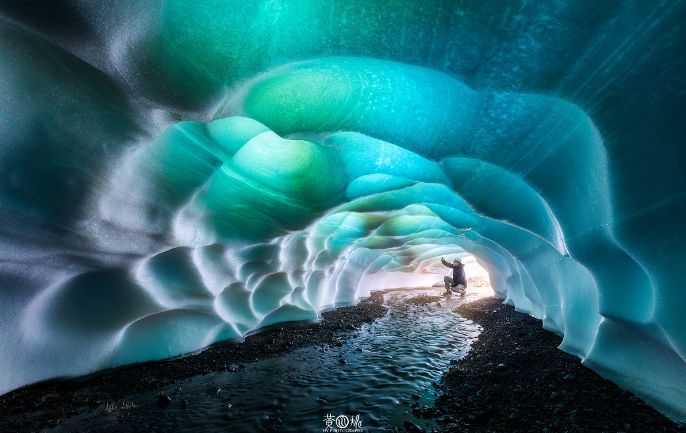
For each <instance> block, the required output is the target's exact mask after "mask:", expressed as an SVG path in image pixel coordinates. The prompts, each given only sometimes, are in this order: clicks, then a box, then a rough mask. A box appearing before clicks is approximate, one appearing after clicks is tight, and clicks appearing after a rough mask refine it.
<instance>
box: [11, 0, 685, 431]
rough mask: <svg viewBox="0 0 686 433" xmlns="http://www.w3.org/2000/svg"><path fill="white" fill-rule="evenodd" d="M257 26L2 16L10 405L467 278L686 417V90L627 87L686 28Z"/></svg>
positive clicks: (658, 17)
mask: <svg viewBox="0 0 686 433" xmlns="http://www.w3.org/2000/svg"><path fill="white" fill-rule="evenodd" d="M66 3H68V2H65V4H66ZM238 3H240V2H237V3H236V4H232V6H233V7H234V8H229V9H230V10H228V9H227V10H224V9H223V8H221V7H220V5H219V3H215V2H205V3H203V4H202V6H201V7H198V8H194V9H188V8H187V7H186V6H185V5H184V3H183V2H173V1H169V2H166V3H165V4H164V5H163V6H161V7H160V8H159V9H154V8H150V9H145V10H137V9H136V8H137V7H134V6H131V5H128V4H127V3H126V2H119V3H117V4H116V5H111V8H109V9H111V10H112V13H111V15H108V14H105V13H103V12H102V11H101V10H99V8H98V7H97V6H93V5H85V6H84V4H81V3H79V2H74V3H70V4H71V5H72V7H71V8H70V9H69V10H70V11H72V12H73V13H75V14H77V15H78V16H84V17H87V18H84V20H85V21H86V23H85V25H84V26H83V29H80V30H82V31H84V32H85V33H86V35H79V34H78V33H77V34H73V33H70V31H69V30H70V29H69V28H68V27H67V28H62V27H60V26H56V27H50V26H45V25H43V24H44V22H43V21H41V20H37V21H32V20H31V19H27V18H26V16H25V12H26V11H22V9H21V7H20V6H12V7H7V8H6V10H4V12H3V18H2V23H3V26H2V28H0V48H2V50H3V52H6V53H8V56H9V57H8V58H10V59H11V62H10V61H3V62H1V63H0V72H2V76H3V78H4V80H3V82H2V83H0V93H1V94H2V95H3V96H4V99H3V100H4V101H6V102H7V103H6V104H4V105H3V106H1V107H0V116H1V117H0V118H1V119H2V120H3V124H2V137H1V138H0V139H1V140H2V143H3V146H2V153H1V154H0V173H2V178H1V184H0V198H1V199H2V213H1V214H0V215H2V221H3V225H2V228H1V230H2V231H1V232H0V233H1V236H2V239H3V242H2V259H3V262H2V263H1V266H2V267H1V268H0V281H2V286H1V289H2V291H1V292H0V293H1V296H2V302H0V317H1V318H2V320H1V321H0V340H1V341H2V344H3V347H12V348H17V349H16V350H3V351H2V352H0V372H2V373H3V374H2V375H0V378H2V379H1V380H0V391H7V390H10V389H13V388H16V387H18V386H21V385H23V384H26V383H31V382H34V381H36V380H40V379H44V378H48V377H55V376H60V375H75V374H83V373H86V372H91V371H94V370H97V369H99V368H104V367H108V366H113V365H121V364H125V363H130V362H137V361H144V360H149V359H157V358H163V357H167V356H173V355H177V354H181V353H186V352H191V351H194V350H198V349H201V348H202V347H204V346H206V345H207V344H210V343H212V342H214V341H218V340H223V339H230V338H237V337H240V336H241V335H244V334H245V333H246V332H249V331H250V330H253V329H255V328H258V327H261V326H266V325H269V324H272V323H278V322H281V321H285V320H308V319H315V318H316V317H317V314H318V312H319V311H320V310H321V309H322V308H325V307H328V306H331V305H335V304H339V303H350V302H356V301H357V300H358V299H359V298H360V297H361V296H365V295H367V294H368V291H369V290H370V289H372V288H374V287H373V286H372V284H373V282H374V281H375V280H374V278H373V276H374V275H380V274H382V273H384V272H391V271H392V272H396V271H414V270H418V271H419V272H422V271H423V270H426V269H428V268H430V267H431V266H432V263H435V261H436V258H437V257H439V256H441V255H446V256H451V255H462V254H465V253H466V252H469V253H470V254H473V255H475V256H476V257H477V258H478V259H479V261H480V263H482V264H483V265H484V266H485V267H486V268H487V269H488V270H489V271H490V273H491V275H492V276H493V277H494V286H495V290H496V293H497V294H498V295H499V296H501V297H503V298H504V299H506V302H509V303H512V304H514V305H515V306H516V308H518V309H519V310H521V311H525V312H528V313H530V314H532V315H534V316H536V317H539V318H541V319H542V321H543V324H544V326H546V327H547V328H548V329H550V330H552V331H554V332H558V333H560V334H562V335H564V340H563V343H562V348H563V349H564V350H566V351H569V352H571V353H574V354H576V355H578V356H580V357H581V358H582V359H583V360H584V362H585V363H587V365H589V366H590V367H592V368H594V369H596V370H597V371H599V372H600V373H601V374H604V375H606V376H608V377H610V378H612V379H613V380H615V381H617V382H618V383H620V384H621V385H623V386H626V387H628V388H630V389H632V390H634V391H636V392H638V393H639V394H640V395H642V396H643V397H645V398H646V399H648V400H649V401H651V402H652V403H654V404H656V405H657V406H658V407H660V408H661V409H662V410H664V411H666V412H668V413H669V414H671V415H674V416H676V417H682V418H683V416H684V413H685V410H686V409H685V408H686V395H685V394H684V392H683V390H684V389H686V364H685V362H684V359H685V354H686V334H685V333H684V331H683V329H684V322H683V319H682V314H681V311H680V309H681V308H682V306H683V305H684V301H686V298H685V297H684V296H685V295H684V292H683V290H681V286H680V281H679V275H678V273H676V272H674V270H673V269H672V268H671V265H672V264H673V262H674V261H675V260H676V261H677V262H678V261H679V260H681V261H683V259H684V257H683V251H684V249H683V247H682V245H683V242H682V241H683V233H686V230H685V228H684V226H683V221H684V219H683V218H681V217H683V216H684V215H686V211H685V210H684V209H685V208H684V197H685V191H686V188H685V187H684V185H686V182H685V179H684V177H683V176H684V175H683V170H682V167H681V166H682V165H683V161H684V160H685V159H684V154H683V151H682V150H680V149H683V146H681V147H680V146H679V144H680V143H683V138H684V134H683V128H681V129H679V127H678V126H674V125H679V124H683V122H682V123H679V121H680V120H683V119H679V118H677V117H679V115H678V114H675V113H683V110H682V108H683V92H682V93H679V91H680V90H681V91H682V90H683V86H682V85H681V83H680V81H678V78H679V77H680V74H682V71H683V70H684V68H681V69H680V68H679V67H678V66H679V61H678V60H675V59H674V56H672V57H671V58H672V60H671V62H668V63H666V64H665V65H663V66H664V69H663V71H671V74H668V73H667V72H664V74H663V75H664V76H661V77H659V78H656V79H655V80H644V79H643V77H642V78H641V79H639V78H636V77H634V76H633V75H630V74H629V75H626V76H621V77H620V78H618V79H615V75H616V74H617V72H616V70H617V69H620V67H621V66H622V65H624V66H626V65H625V63H624V62H625V61H626V60H625V59H626V58H631V59H633V63H631V65H632V67H634V66H635V67H636V68H644V69H642V70H645V67H644V66H642V65H643V63H642V62H644V59H656V58H658V59H662V58H670V56H668V54H669V53H672V54H673V52H674V51H675V50H676V49H675V48H674V46H677V45H678V44H676V43H675V42H674V41H679V40H681V39H679V30H680V29H681V27H669V26H668V24H670V23H671V21H670V20H672V19H676V18H669V17H677V18H678V17H679V16H682V15H683V10H681V9H679V8H677V7H673V6H666V5H664V4H663V5H660V7H659V8H656V9H655V10H654V11H643V12H645V13H640V12H641V11H637V10H636V8H639V9H640V7H638V6H635V5H634V6H631V7H629V6H626V5H624V4H623V3H621V2H617V3H616V4H613V5H612V6H611V7H609V9H607V10H602V11H601V10H597V9H594V8H590V7H589V8H584V7H582V6H583V5H582V4H581V3H580V2H568V3H564V5H562V6H560V9H559V10H550V9H549V7H547V6H535V5H522V7H521V10H520V11H519V13H518V14H516V15H513V16H509V15H507V16H505V18H512V19H511V20H509V19H504V20H503V22H502V23H501V24H500V25H501V26H502V27H503V30H502V34H500V36H499V37H495V36H493V34H491V30H492V29H490V28H489V27H488V26H489V24H488V19H485V18H484V17H490V16H492V15H493V13H494V11H492V10H489V8H488V7H486V6H484V7H483V10H482V9H479V8H477V7H474V6H471V7H470V6H468V5H467V6H465V5H462V6H460V5H457V6H452V5H447V4H442V3H441V2H436V5H435V6H427V8H428V9H430V10H428V11H426V10H424V9H423V8H424V7H423V6H421V5H420V4H419V3H420V2H417V3H414V2H403V4H402V6H403V7H402V8H399V10H401V11H402V13H401V14H399V15H393V14H390V15H388V14H386V12H384V10H381V9H379V8H378V7H377V6H374V5H371V6H369V8H370V10H371V11H375V13H377V14H378V15H379V16H384V17H386V18H387V20H388V22H383V23H382V22H380V21H374V20H372V21H365V20H364V19H363V18H364V17H366V15H364V16H363V15H360V12H359V10H358V9H359V8H358V9H356V8H355V5H354V4H353V3H354V2H341V3H338V2H332V3H331V6H319V7H317V8H315V9H314V10H310V9H298V7H297V6H298V5H299V6H303V5H308V6H312V5H310V4H309V2H307V1H302V2H290V3H288V4H282V5H281V7H280V8H276V7H268V6H267V5H261V6H259V7H257V6H254V5H239V4H238ZM277 3H278V2H277ZM448 3H449V2H448ZM350 4H353V5H352V6H350ZM294 5H295V6H294ZM272 6H274V5H272ZM358 6H359V5H358ZM140 9H143V8H140ZM85 10H88V14H86V13H85V12H84V11H85ZM303 10H306V12H303ZM579 10H583V13H581V12H579ZM368 12H369V11H368ZM424 12H427V13H428V15H427V13H424ZM648 12H650V13H648ZM499 13H500V12H499ZM513 13H514V12H513ZM79 14H82V15H79ZM339 16H343V17H346V18H345V20H343V19H341V20H338V19H332V18H331V17H339ZM372 16H374V15H372ZM427 16H429V17H430V18H426V17H427ZM637 16H642V17H646V16H647V17H649V20H651V21H650V22H651V23H653V24H654V25H653V26H652V27H651V26H642V25H637V24H636V23H637V18H636V17H637ZM122 17H128V18H130V19H129V20H121V21H122V22H128V23H129V25H128V27H122V26H121V24H119V22H118V21H117V18H122ZM431 17H434V18H431ZM435 17H442V18H440V19H439V18H435ZM515 18H516V19H515ZM42 19H47V18H45V17H43V18H42ZM551 19H552V20H553V21H554V22H555V23H556V25H557V27H556V26H553V25H550V24H545V23H550V22H551ZM248 20H250V22H252V23H253V25H252V26H251V28H250V30H246V31H245V32H244V31H243V26H241V23H244V22H246V21H248ZM432 20H437V21H438V22H433V21H432ZM577 21H583V22H584V23H586V24H587V27H588V28H589V29H592V30H593V31H592V32H591V31H589V32H586V33H591V34H593V35H598V38H597V39H585V38H586V36H583V35H579V34H577V33H578V32H574V31H572V29H574V28H575V26H576V25H577ZM345 22H349V23H351V24H344V23H345ZM361 23H363V24H361ZM305 24H307V25H305ZM639 24H640V23H639ZM65 25H66V24H65ZM632 25H635V27H636V28H637V29H638V30H637V32H635V33H633V29H632ZM520 26H521V27H525V28H526V29H527V30H522V29H521V28H520ZM558 27H559V28H560V29H558ZM665 27H667V28H669V29H673V28H675V29H676V30H673V33H671V36H670V38H666V37H665V38H663V39H660V38H652V37H650V36H651V35H654V34H656V33H654V32H658V30H659V29H664V28H665ZM86 29H97V30H98V31H99V32H98V34H99V35H101V36H100V37H101V38H102V39H98V42H97V43H98V44H101V45H102V47H103V50H102V52H104V53H105V54H102V55H101V54H99V53H100V50H97V49H92V48H91V49H90V50H85V49H83V47H82V46H81V45H80V43H79V40H80V39H81V38H82V37H85V38H86V39H88V38H91V40H95V37H94V36H93V35H92V34H90V33H89V32H87V31H86ZM199 29H202V31H200V30H199ZM274 29H276V30H274ZM388 29H392V30H391V33H392V37H387V36H386V34H387V33H389V31H388ZM397 29H406V33H405V30H400V31H399V30H397ZM427 29H433V30H432V31H433V32H434V33H435V32H438V33H440V32H445V33H446V34H449V35H450V36H445V35H443V36H441V35H436V34H434V35H432V36H427V35H429V34H430V33H431V32H428V31H427ZM627 29H631V30H627ZM656 29H657V30H656ZM72 30H73V29H72ZM358 33H359V34H358ZM256 35H259V37H256ZM332 35H333V36H332ZM613 35H624V36H625V37H626V40H622V41H618V40H615V39H613V37H614V36H613ZM496 36H497V35H496ZM347 40H351V41H355V43H349V44H348V43H347V42H345V41H347ZM379 40H382V41H383V43H379ZM499 40H502V41H505V42H498V41H499ZM643 40H646V41H647V40H649V41H650V44H651V45H650V49H649V50H647V49H646V50H643V51H642V52H641V55H640V56H636V55H635V53H632V52H631V49H630V48H631V46H632V44H636V43H638V42H636V41H643ZM341 41H343V42H341ZM456 41H458V42H459V44H457V42H456ZM561 41H564V43H561ZM93 44H95V42H93ZM265 45H266V46H267V48H266V49H265ZM559 46H565V47H567V48H566V49H565V50H563V52H561V51H560V50H559V48H556V47H559ZM639 46H643V47H645V46H646V43H645V42H644V43H643V44H642V45H639ZM474 47H477V48H474ZM96 51H97V52H96ZM482 52H489V53H491V54H490V57H489V58H481V57H480V56H481V55H480V54H479V53H482ZM426 53H428V54H426ZM631 54H634V55H633V57H632V55H631ZM575 55H579V56H580V57H579V59H577V58H576V57H574V56H575ZM303 59H306V60H303ZM381 59H390V60H381ZM532 59H538V60H537V61H536V62H533V61H531V60H532ZM570 59H571V60H570ZM605 60H607V61H608V62H609V63H610V64H609V65H608V64H606V62H605ZM682 63H683V62H682ZM167 64H170V65H171V67H167ZM412 64H416V65H423V66H415V65H412ZM637 65H638V66H637ZM682 66H683V64H682ZM608 70H612V71H614V72H613V74H615V75H613V74H611V73H609V72H607V71H608ZM39 71H40V72H39ZM650 72H651V73H653V71H652V69H651V71H650ZM661 73H662V72H661ZM560 77H561V78H560ZM675 77H676V78H675ZM622 80H627V81H628V82H629V84H627V83H624V82H623V81H622ZM637 82H638V83H640V86H639V85H637V84H636V83H637ZM656 83H657V84H656ZM613 86H614V87H618V88H621V89H623V91H622V92H620V93H616V92H614V93H613ZM656 86H658V87H656ZM659 86H665V88H666V89H668V90H669V92H667V91H666V90H665V88H662V87H659ZM675 89H676V90H675ZM655 95H657V96H655ZM669 95H676V96H674V97H672V96H669ZM679 95H681V98H682V99H678V98H679ZM603 98H607V99H609V100H610V102H608V103H601V102H597V101H598V100H603ZM670 98H672V99H670ZM670 104H671V105H670ZM625 107H626V108H625ZM653 142H655V143H660V144H661V145H660V146H656V149H655V150H654V151H652V152H651V151H647V150H646V149H647V146H646V143H653ZM647 171H649V172H650V176H649V177H648V178H645V179H641V175H642V174H643V173H645V172H647Z"/></svg>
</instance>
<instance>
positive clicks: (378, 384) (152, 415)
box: [54, 288, 483, 433]
mask: <svg viewBox="0 0 686 433" xmlns="http://www.w3.org/2000/svg"><path fill="white" fill-rule="evenodd" d="M441 292H442V289H440V288H423V289H399V290H394V291H389V292H388V293H386V294H385V296H384V304H385V305H386V306H387V307H388V313H387V314H386V315H385V316H384V317H382V318H380V319H378V320H377V321H375V322H374V323H371V324H366V325H364V326H363V327H362V328H361V329H360V330H358V331H356V332H354V333H353V334H352V335H351V336H350V337H348V338H347V339H345V340H344V341H343V344H342V345H340V346H325V347H321V346H320V347H317V346H314V347H307V348H303V349H298V350H295V351H293V352H291V353H287V354H285V355H281V356H278V357H274V358H267V359H262V360H259V361H256V362H252V363H248V364H245V365H241V366H237V368H234V369H232V370H234V371H223V372H216V373H211V374H207V375H203V376H195V377H192V378H189V379H184V380H180V381H178V382H176V383H175V384H173V385H170V386H168V387H166V388H164V389H163V390H164V392H165V395H169V396H173V398H174V401H173V402H172V404H170V405H169V406H168V407H166V408H161V407H159V405H158V404H157V399H158V392H149V393H144V394H139V395H135V396H133V397H131V399H130V400H127V401H123V402H120V403H118V404H116V405H115V406H116V407H113V408H112V409H113V410H112V413H111V415H110V416H108V415H107V414H106V415H100V416H97V417H92V416H88V415H84V416H77V417H75V418H72V419H70V420H67V421H66V422H64V423H63V424H61V425H59V426H58V427H57V428H56V429H55V430H54V431H74V430H79V431H112V430H116V431H118V432H132V431H172V432H179V433H181V432H232V433H233V432H255V431H281V432H320V431H336V429H338V431H339V432H343V431H355V429H354V428H355V426H356V425H357V426H361V430H359V429H358V430H357V431H364V432H372V431H373V432H377V431H395V430H396V428H400V429H402V425H403V422H404V421H405V420H411V421H412V422H414V423H416V424H420V425H421V423H422V421H421V420H420V419H418V418H416V417H414V416H413V415H412V408H411V407H410V405H411V404H412V403H414V402H415V401H418V402H419V403H420V404H422V405H427V406H431V404H432V403H433V400H434V398H435V397H436V395H437V393H438V389H437V388H436V387H435V385H434V382H436V381H438V380H439V379H440V377H441V375H442V374H443V373H444V372H445V371H446V370H447V369H448V366H449V364H450V361H451V360H455V359H459V358H461V357H463V356H464V355H465V354H466V353H467V352H468V350H469V346H470V344H471V343H472V342H473V341H474V339H475V338H476V337H477V336H478V333H479V327H478V326H477V325H475V324H473V323H472V322H471V321H469V320H467V319H464V318H462V317H461V316H460V315H458V314H457V313H455V312H454V310H455V308H456V307H457V306H458V305H459V304H461V303H463V302H469V301H472V300H475V299H477V298H479V297H481V296H483V293H482V291H479V290H472V291H470V293H468V294H467V296H466V297H465V298H460V297H459V296H456V295H454V296H452V298H451V299H449V300H447V299H446V298H441V299H440V300H439V301H438V302H437V301H432V302H428V303H422V302H417V301H418V300H419V298H418V297H420V296H421V297H425V296H438V295H440V294H441ZM425 299H426V298H425ZM413 394H414V397H413ZM417 396H418V397H419V398H418V399H417ZM184 400H185V401H186V402H187V403H184ZM119 406H121V407H119ZM122 412H125V416H122ZM327 415H331V416H330V417H329V420H330V424H331V427H332V430H325V429H326V428H327V423H326V418H327ZM358 415H359V418H357V416H358ZM340 416H345V417H346V419H347V421H346V419H343V418H342V417H341V418H339V417H340ZM351 416H352V417H354V418H353V421H355V422H354V423H352V424H351V423H350V417H351ZM337 418H338V419H337ZM357 420H359V424H357V423H356V422H357ZM336 421H338V422H339V425H345V424H346V423H347V430H346V429H340V428H337V427H336Z"/></svg>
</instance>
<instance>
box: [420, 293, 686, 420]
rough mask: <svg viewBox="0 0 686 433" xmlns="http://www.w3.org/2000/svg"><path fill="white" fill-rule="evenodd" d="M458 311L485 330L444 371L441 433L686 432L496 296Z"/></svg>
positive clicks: (439, 417)
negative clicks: (564, 347)
mask: <svg viewBox="0 0 686 433" xmlns="http://www.w3.org/2000/svg"><path fill="white" fill-rule="evenodd" d="M457 312H459V313H460V314H461V315H463V316H464V317H467V318H469V319H471V320H474V321H475V322H477V323H478V324H479V325H481V326H482V327H483V331H482V333H481V334H480V335H479V339H478V340H477V341H476V342H475V343H474V345H473V346H472V349H471V351H470V352H469V354H468V355H467V356H466V357H465V358H463V359H461V360H459V361H457V362H455V363H453V362H451V368H450V369H449V370H448V371H447V372H446V373H445V374H444V376H443V379H442V394H441V395H440V396H439V397H438V398H437V399H436V401H435V409H436V414H435V417H436V423H437V424H438V425H440V426H441V431H445V432H449V433H450V432H470V433H481V432H505V431H507V432H513V433H517V432H533V431H536V432H575V433H582V432H584V433H585V432H589V433H590V432H620V431H623V432H627V433H631V432H642V433H643V432H686V428H684V427H679V426H678V425H676V424H674V423H673V422H671V421H670V420H668V419H667V418H665V417H664V416H662V415H661V414H660V413H658V412H657V411H655V410H654V409H653V408H651V407H649V406H647V405H646V404H645V403H643V402H642V401H640V400H639V399H638V398H637V397H635V396H634V395H632V394H631V393H629V392H627V391H623V390H621V389H619V387H617V385H615V384H614V383H612V382H610V381H607V380H605V379H603V378H601V377H600V376H598V375H597V374H596V373H594V372H593V371H591V370H589V369H587V368H585V367H584V366H582V365H581V363H580V361H579V359H578V358H576V357H574V356H572V355H569V354H567V353H564V352H562V351H561V350H559V349H557V347H558V346H559V344H560V337H558V336H557V335H555V334H553V333H551V332H547V331H545V330H543V328H542V327H541V322H540V321H539V320H536V319H534V318H532V317H530V316H528V315H526V314H520V313H516V312H515V311H514V309H513V308H512V307H509V306H506V305H503V304H502V303H501V300H498V299H493V298H486V299H483V300H479V301H476V302H472V303H470V304H466V305H463V306H461V307H459V308H458V309H457ZM415 415H416V414H415ZM419 415H422V413H421V411H419Z"/></svg>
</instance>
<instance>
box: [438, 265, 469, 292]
mask: <svg viewBox="0 0 686 433" xmlns="http://www.w3.org/2000/svg"><path fill="white" fill-rule="evenodd" d="M441 263H443V265H445V266H447V267H449V268H452V270H453V286H457V285H458V284H462V285H463V286H465V287H467V277H466V276H465V274H464V265H463V264H462V263H459V264H458V265H457V266H455V265H453V264H452V263H449V262H446V261H445V260H443V259H441Z"/></svg>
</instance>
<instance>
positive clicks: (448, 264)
mask: <svg viewBox="0 0 686 433" xmlns="http://www.w3.org/2000/svg"><path fill="white" fill-rule="evenodd" d="M441 263H443V266H447V267H449V268H452V267H453V266H452V265H451V264H450V263H448V262H446V261H445V259H444V258H443V257H441Z"/></svg>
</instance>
